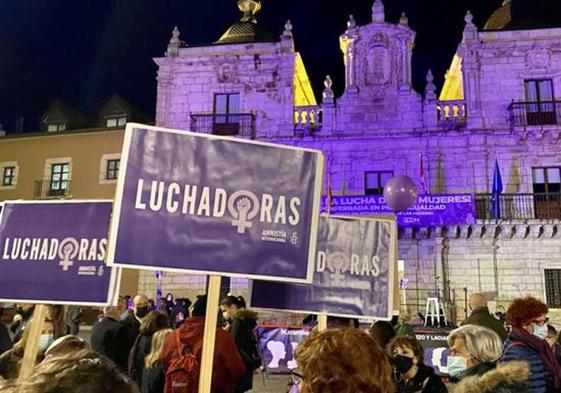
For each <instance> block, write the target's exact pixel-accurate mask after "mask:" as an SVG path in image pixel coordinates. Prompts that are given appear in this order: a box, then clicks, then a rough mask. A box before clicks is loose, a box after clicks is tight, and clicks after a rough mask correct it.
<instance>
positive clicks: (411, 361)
mask: <svg viewBox="0 0 561 393" xmlns="http://www.w3.org/2000/svg"><path fill="white" fill-rule="evenodd" d="M388 355H389V356H390V363H391V364H392V366H393V377H394V384H395V388H396V393H447V392H448V390H447V389H446V386H445V385H444V383H443V382H442V380H441V379H440V377H439V376H438V375H436V373H435V372H434V369H433V368H432V367H429V366H427V365H425V364H424V363H423V357H424V352H423V347H422V346H421V344H420V343H419V341H417V339H416V338H414V337H407V336H399V337H395V338H394V339H393V340H392V341H391V342H390V343H389V345H388Z"/></svg>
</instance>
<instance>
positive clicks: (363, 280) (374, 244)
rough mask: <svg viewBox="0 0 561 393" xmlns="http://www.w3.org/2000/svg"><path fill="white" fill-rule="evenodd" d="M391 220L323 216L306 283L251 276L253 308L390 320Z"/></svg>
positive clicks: (393, 230)
mask: <svg viewBox="0 0 561 393" xmlns="http://www.w3.org/2000/svg"><path fill="white" fill-rule="evenodd" d="M396 236H397V232H396V225H395V219H377V218H358V217H354V218H351V217H334V216H331V217H327V216H322V217H321V220H320V226H319V233H318V247H317V256H316V260H315V268H314V278H313V281H312V284H311V285H297V284H285V283H272V282H264V281H257V280H254V281H253V282H252V289H251V306H252V307H254V308H263V309H275V310H286V311H293V312H303V313H316V314H319V315H320V316H324V315H325V314H327V315H331V316H341V317H350V318H354V317H359V316H362V317H369V318H376V319H384V320H389V319H391V317H392V314H393V310H394V302H393V297H394V286H395V277H394V275H395V260H396V257H395V253H396V246H395V244H396Z"/></svg>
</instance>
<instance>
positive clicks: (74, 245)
mask: <svg viewBox="0 0 561 393" xmlns="http://www.w3.org/2000/svg"><path fill="white" fill-rule="evenodd" d="M112 208H113V203H112V202H105V201H104V202H97V201H96V202H93V201H91V202H90V201H64V202H60V201H57V202H55V201H52V202H19V201H18V202H6V203H5V204H4V207H3V209H2V214H1V220H0V251H1V254H0V300H2V301H21V302H40V303H62V304H91V305H94V304H95V305H106V304H109V303H112V302H113V300H114V295H115V288H116V286H117V285H118V275H117V269H112V268H110V267H107V266H106V264H105V258H106V253H107V252H106V251H107V234H108V231H109V221H110V219H111V210H112Z"/></svg>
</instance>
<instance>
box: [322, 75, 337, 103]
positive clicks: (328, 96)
mask: <svg viewBox="0 0 561 393" xmlns="http://www.w3.org/2000/svg"><path fill="white" fill-rule="evenodd" d="M323 85H324V86H325V89H323V102H324V103H332V102H333V97H334V96H335V95H334V94H333V90H331V86H333V81H332V80H331V77H330V76H329V75H327V76H326V77H325V81H323Z"/></svg>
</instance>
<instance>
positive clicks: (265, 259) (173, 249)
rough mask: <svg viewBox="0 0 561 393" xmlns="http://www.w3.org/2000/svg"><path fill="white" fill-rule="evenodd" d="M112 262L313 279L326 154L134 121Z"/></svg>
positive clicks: (115, 219) (129, 134) (125, 160)
mask: <svg viewBox="0 0 561 393" xmlns="http://www.w3.org/2000/svg"><path fill="white" fill-rule="evenodd" d="M121 160H122V165H121V171H122V173H121V174H120V176H119V182H118V186H117V195H116V200H115V209H114V217H113V221H112V226H111V241H110V243H109V244H110V247H109V258H108V263H109V264H116V265H120V266H126V267H136V268H140V269H153V270H159V269H164V270H172V271H173V270H179V271H183V272H193V273H208V274H219V275H220V274H224V275H228V276H241V277H250V278H262V279H267V280H277V281H288V282H301V283H304V282H310V281H311V278H312V269H313V259H314V255H315V249H316V237H317V223H318V220H319V210H320V202H321V182H322V171H323V156H322V154H321V152H319V151H313V150H307V149H299V148H292V147H286V146H280V145H273V144H265V143H258V142H251V141H245V140H241V139H235V138H226V137H217V136H214V135H204V134H194V133H190V132H186V131H175V130H166V129H162V128H156V127H149V126H144V125H140V124H132V123H129V124H127V130H126V134H125V140H124V147H123V154H122V158H121Z"/></svg>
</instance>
